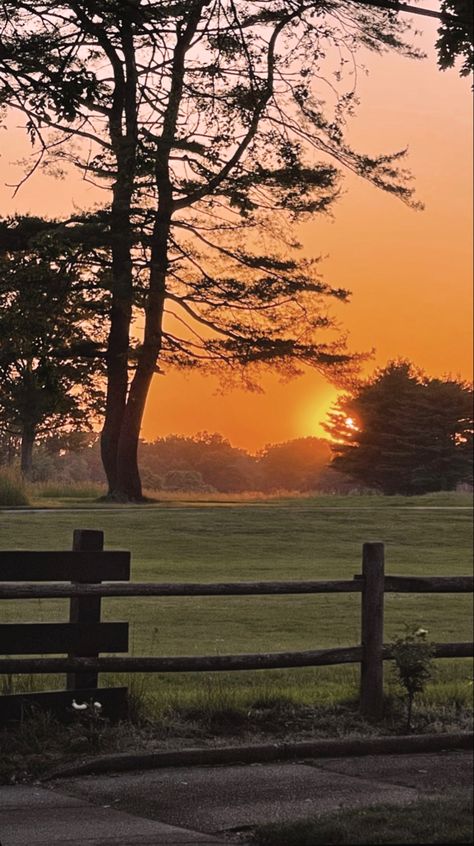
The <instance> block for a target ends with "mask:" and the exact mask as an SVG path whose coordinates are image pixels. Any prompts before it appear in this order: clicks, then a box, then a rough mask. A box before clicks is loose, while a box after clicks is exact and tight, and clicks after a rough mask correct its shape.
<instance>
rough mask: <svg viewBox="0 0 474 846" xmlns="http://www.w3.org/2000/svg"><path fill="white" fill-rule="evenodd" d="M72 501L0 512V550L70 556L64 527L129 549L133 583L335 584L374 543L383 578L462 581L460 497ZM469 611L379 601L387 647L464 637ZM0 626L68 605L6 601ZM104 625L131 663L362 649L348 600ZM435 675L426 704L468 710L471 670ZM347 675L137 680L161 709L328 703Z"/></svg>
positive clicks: (108, 609) (465, 517)
mask: <svg viewBox="0 0 474 846" xmlns="http://www.w3.org/2000/svg"><path fill="white" fill-rule="evenodd" d="M48 501H49V500H48ZM56 502H61V501H60V500H59V501H58V500H56ZM62 502H64V501H62ZM80 502H81V503H82V505H79V506H78V507H77V508H76V509H75V510H74V511H72V510H54V511H51V510H44V511H24V510H21V509H19V510H16V511H4V512H3V513H2V512H0V526H1V532H0V546H1V548H3V549H61V548H63V549H68V548H70V545H71V537H72V530H73V529H74V528H96V529H103V530H104V532H105V541H106V548H108V549H120V548H122V549H123V548H125V549H130V550H131V552H132V578H133V579H134V580H136V581H233V580H235V581H239V580H252V579H275V580H276V579H292V578H294V579H319V578H321V579H324V578H334V579H337V578H352V576H353V575H354V574H355V573H358V572H360V558H361V545H362V543H363V542H364V541H373V540H380V541H384V542H385V544H386V571H387V573H389V574H396V575H451V574H452V575H454V574H468V573H470V572H471V549H472V512H471V510H470V508H469V506H470V504H471V502H470V497H468V496H467V495H459V494H457V495H452V494H442V495H433V496H427V497H419V498H411V499H404V498H402V497H392V498H385V497H351V498H347V497H324V498H314V499H301V498H298V499H281V500H273V501H271V502H264V501H259V502H253V501H252V500H251V498H247V499H245V500H242V501H240V502H228V501H227V502H222V501H221V502H208V503H203V502H193V503H191V502H189V503H183V502H167V503H161V504H154V505H150V506H145V507H127V508H111V507H108V506H94V505H92V504H91V503H90V502H87V500H85V499H83V498H82V499H81V500H80ZM471 609H472V603H471V597H470V596H465V595H436V594H434V595H430V594H424V595H416V594H415V595H411V594H402V595H396V594H390V595H388V596H387V597H386V634H385V640H390V638H391V637H393V636H394V635H395V634H396V633H399V632H400V631H401V630H402V629H403V624H404V623H405V622H406V623H410V624H411V623H416V624H420V625H422V626H423V627H424V628H427V629H428V630H429V636H430V638H432V639H433V640H435V641H460V640H471V639H472V622H471V621H472V614H471ZM1 616H2V619H3V621H5V622H8V621H12V620H19V619H24V620H31V621H41V620H45V621H46V620H52V619H57V620H60V619H67V603H66V602H65V601H61V600H58V601H54V602H53V601H44V600H43V601H40V600H32V601H28V602H21V603H18V602H14V601H8V602H7V601H5V602H4V603H3V607H2V614H1ZM104 617H105V619H110V620H114V619H115V620H117V619H118V620H120V619H125V620H126V619H128V620H130V623H131V644H132V652H133V653H135V654H137V655H138V654H140V655H153V654H154V655H179V654H182V655H185V654H187V655H191V654H225V653H232V652H259V651H280V650H286V649H288V650H293V649H294V650H297V649H311V648H318V647H329V646H339V645H340V646H343V645H355V644H357V643H358V642H359V639H360V621H359V617H360V597H359V595H357V594H342V595H337V594H333V595H322V596H287V597H284V596H283V597H265V596H264V597H224V598H211V597H209V598H208V597H196V598H169V599H156V598H150V599H142V598H133V599H127V600H104ZM436 668H437V669H436V678H435V681H434V683H433V684H432V685H431V688H430V692H429V699H430V700H431V701H433V702H436V701H439V702H441V701H445V700H448V699H450V700H453V698H454V699H456V701H457V700H459V701H467V699H468V698H469V696H470V693H471V690H472V688H470V686H469V685H470V682H471V679H472V674H471V671H470V662H467V661H462V660H457V661H455V660H454V661H443V660H440V661H438V662H436ZM357 679H358V665H353V666H350V667H340V668H320V669H305V670H298V671H296V670H295V671H287V670H281V671H266V672H260V673H258V672H253V673H234V674H225V675H223V674H221V675H219V674H214V675H212V674H206V676H205V677H204V676H203V675H202V674H200V675H199V676H198V675H197V674H196V675H194V676H193V675H190V674H184V675H175V674H168V675H166V676H160V677H156V676H154V677H151V678H149V679H148V680H147V684H148V685H149V686H150V689H153V690H156V691H160V694H161V698H162V700H163V701H165V700H167V699H168V698H169V697H174V696H178V695H179V697H180V699H181V700H183V698H184V699H188V698H189V699H190V700H195V699H196V698H197V699H199V697H200V696H201V697H202V696H209V691H211V695H212V696H214V697H217V698H218V697H219V696H222V697H223V698H226V697H227V698H228V697H229V696H231V697H232V696H235V697H237V698H241V697H242V696H244V697H245V698H249V699H254V698H255V697H257V698H258V696H271V695H273V693H278V694H281V695H288V696H291V697H294V698H295V699H296V700H299V701H315V700H317V701H321V702H330V701H336V700H339V699H343V698H348V697H350V696H352V695H355V692H356V689H357ZM104 680H105V678H104ZM43 681H44V680H43ZM387 681H388V682H389V681H390V673H389V672H388V669H387Z"/></svg>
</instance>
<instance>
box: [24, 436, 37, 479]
mask: <svg viewBox="0 0 474 846" xmlns="http://www.w3.org/2000/svg"><path fill="white" fill-rule="evenodd" d="M35 435H36V432H35V427H34V426H31V425H30V424H25V425H24V426H23V431H22V433H21V474H22V476H23V477H24V478H25V479H31V473H32V470H33V445H34V442H35Z"/></svg>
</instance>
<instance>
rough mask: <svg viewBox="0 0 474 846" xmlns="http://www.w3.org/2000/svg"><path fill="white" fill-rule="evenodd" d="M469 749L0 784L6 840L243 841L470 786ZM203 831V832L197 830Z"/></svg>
mask: <svg viewBox="0 0 474 846" xmlns="http://www.w3.org/2000/svg"><path fill="white" fill-rule="evenodd" d="M471 785H472V754H471V753H470V752H465V751H453V752H439V753H430V754H416V755H413V754H412V755H377V756H365V757H353V758H324V759H322V758H320V759H311V760H305V761H303V762H296V763H282V764H275V763H272V764H254V765H251V766H248V765H243V766H238V765H236V766H222V767H176V768H166V769H159V770H146V771H138V772H133V773H126V774H108V775H102V776H82V777H76V778H70V779H67V780H66V779H63V780H62V781H56V782H53V783H50V784H48V787H47V788H46V787H39V786H37V785H35V786H18V787H4V788H0V844H1V846H26V844H29V845H30V846H37V844H38V846H40V844H41V845H42V844H48V843H51V844H54V846H59V845H60V844H64V846H79V844H83V846H99V844H101V846H109V844H110V846H111V845H112V844H121V846H128V844H130V846H132V844H141V845H142V846H151V844H163V846H166V844H170V846H174V844H179V846H188V845H189V846H191V844H196V846H199V844H201V846H205V844H208V846H211V844H215V846H217V844H219V843H220V844H223V843H227V846H229V843H231V842H232V841H233V842H234V843H235V842H239V843H240V844H243V843H245V842H246V832H248V830H249V829H251V828H252V827H253V826H255V825H259V824H261V823H266V822H274V821H285V820H294V819H301V818H303V817H308V816H315V815H317V814H318V813H320V812H323V811H331V810H339V809H341V808H350V807H363V806H367V805H373V804H376V803H384V804H401V803H406V802H413V801H415V800H416V799H418V798H430V797H431V798H433V797H436V796H440V795H443V796H445V795H446V794H447V793H448V792H450V791H453V790H455V791H459V790H463V789H466V790H468V789H471ZM197 832H201V833H200V834H198V833H197Z"/></svg>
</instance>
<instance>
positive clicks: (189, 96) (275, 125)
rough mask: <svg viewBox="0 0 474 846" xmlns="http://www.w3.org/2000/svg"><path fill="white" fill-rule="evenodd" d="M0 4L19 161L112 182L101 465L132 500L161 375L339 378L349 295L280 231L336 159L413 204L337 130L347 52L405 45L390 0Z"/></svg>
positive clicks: (108, 185) (392, 170) (392, 164)
mask: <svg viewBox="0 0 474 846" xmlns="http://www.w3.org/2000/svg"><path fill="white" fill-rule="evenodd" d="M1 7H2V10H3V15H4V26H3V30H2V43H1V46H0V102H1V103H3V104H5V105H8V106H9V107H11V108H14V109H16V110H20V111H21V112H22V113H23V115H24V116H25V129H26V131H27V132H28V134H29V136H30V138H31V140H32V143H33V144H34V149H36V150H37V152H38V155H37V158H36V160H35V161H34V164H33V165H32V166H31V168H30V171H32V170H34V169H35V168H37V167H40V166H42V164H47V165H49V166H54V167H55V168H56V169H57V170H58V169H60V168H61V167H63V168H66V169H67V167H69V166H70V165H72V166H75V167H78V168H79V169H80V170H81V172H82V173H83V175H84V178H86V179H88V180H90V181H92V182H93V183H94V184H99V185H101V186H102V187H104V188H105V189H106V190H107V191H108V192H109V193H110V203H108V204H106V205H105V207H104V215H103V217H102V220H103V221H105V222H106V236H107V240H108V248H109V250H110V280H111V281H110V286H111V305H110V313H109V317H110V331H109V338H108V348H107V357H106V364H107V398H106V413H105V423H104V429H103V433H102V457H103V461H104V467H105V470H106V474H107V477H108V482H109V488H110V494H111V496H113V497H115V498H117V499H127V498H129V499H130V498H131V499H136V500H139V499H140V497H141V485H140V478H139V474H138V466H137V447H138V439H139V432H140V426H141V420H142V416H143V412H144V407H145V403H146V398H147V394H148V390H149V386H150V383H151V380H152V377H153V374H154V373H155V372H156V370H157V369H158V370H159V371H160V372H163V370H165V369H166V368H167V367H168V366H178V367H200V368H204V369H205V370H207V371H211V372H215V373H218V374H219V376H221V377H223V378H224V379H225V378H229V377H230V378H235V377H236V376H237V377H239V378H241V379H243V380H244V382H245V383H246V384H247V385H248V386H249V387H254V386H255V385H256V384H257V383H258V371H260V370H261V369H262V368H266V367H270V366H272V367H277V368H280V369H281V370H283V371H284V372H285V373H286V374H288V375H294V374H295V373H297V372H298V371H299V370H300V369H301V367H302V366H305V365H308V366H312V367H315V368H317V369H318V370H320V371H321V372H322V373H324V374H325V375H326V376H327V377H328V378H330V379H333V380H336V381H339V382H341V381H342V380H343V379H344V378H345V377H346V376H347V372H348V371H350V370H351V368H352V369H353V368H354V365H356V364H357V357H354V356H353V355H351V354H350V353H349V352H348V350H347V348H346V345H345V339H344V337H343V336H341V334H340V333H339V332H338V331H337V328H336V327H335V326H334V323H333V320H332V318H331V315H330V312H329V309H328V305H327V302H328V301H329V302H330V301H331V300H333V301H345V300H347V298H348V292H347V291H346V290H343V289H342V288H340V287H338V286H337V285H336V286H331V285H329V284H327V283H326V282H324V281H323V280H322V279H321V277H320V275H319V272H318V265H317V262H316V261H314V260H313V261H311V260H308V259H306V260H302V259H301V257H300V255H299V254H298V246H299V245H298V243H297V241H296V240H295V237H294V231H293V230H292V226H293V225H294V223H295V222H296V221H298V220H301V219H304V218H305V217H308V216H309V215H312V214H315V213H325V212H327V211H328V210H329V209H330V208H331V205H332V203H333V202H334V201H335V199H336V198H337V196H338V193H339V191H340V170H349V171H352V172H354V173H356V174H357V175H359V176H360V177H362V178H364V179H366V180H368V181H369V182H371V183H372V184H373V185H375V186H377V187H380V188H382V189H384V190H387V191H389V192H390V193H392V194H394V195H395V196H397V197H399V198H401V199H402V200H404V201H405V202H408V203H411V202H413V196H412V187H411V186H410V184H409V182H408V179H407V174H406V172H405V171H404V170H403V167H402V165H401V161H402V156H403V151H397V152H395V153H393V154H381V155H370V156H368V155H365V154H363V153H358V152H356V151H354V150H353V149H351V147H350V146H349V144H348V143H347V141H346V139H345V126H346V122H347V120H348V118H349V117H350V115H351V113H352V111H353V108H354V105H355V103H356V93H355V90H354V79H355V77H356V73H355V69H356V67H357V52H358V51H359V50H360V49H365V50H366V49H369V50H373V51H376V52H378V53H382V52H385V51H389V50H390V51H400V52H404V53H406V54H407V55H414V52H413V50H412V49H411V48H410V47H409V46H407V44H406V43H405V41H404V35H405V32H406V26H405V24H404V23H403V22H401V21H400V19H399V15H398V13H397V12H396V11H394V10H393V9H378V8H374V7H368V6H367V5H364V4H360V3H358V2H355V0H331V2H320V0H286V2H284V3H282V2H281V0H263V1H262V0H245V2H243V0H212V2H211V0H188V1H187V2H176V0H159V2H158V0H126V1H125V0H104V1H103V2H100V3H99V2H97V0H81V2H75V1H74V0H69V2H63V0H59V2H57V3H54V4H51V3H50V2H42V0H34V2H33V0H15V2H8V0H4V2H2V3H1ZM344 76H346V84H345V85H344V84H343V83H342V82H341V80H342V79H343V77H344ZM136 309H140V310H142V313H143V316H144V329H143V338H142V340H141V343H140V345H139V347H138V348H134V347H133V344H132V342H131V334H130V333H131V325H132V318H133V314H134V311H135V310H136Z"/></svg>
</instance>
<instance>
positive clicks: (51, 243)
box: [0, 218, 103, 477]
mask: <svg viewBox="0 0 474 846" xmlns="http://www.w3.org/2000/svg"><path fill="white" fill-rule="evenodd" d="M50 227H51V223H50V222H46V223H45V222H44V221H42V220H38V219H34V218H23V219H16V220H7V221H0V246H1V255H0V338H1V342H0V427H1V429H2V430H3V432H4V435H6V436H7V438H8V439H9V440H10V443H11V441H12V439H13V440H18V441H19V442H20V452H21V470H22V473H23V474H24V475H25V476H26V477H30V476H31V470H32V455H33V446H34V443H35V440H37V439H38V438H42V437H43V438H44V437H46V436H51V434H52V433H58V432H61V431H63V432H64V431H66V432H67V431H72V430H74V429H76V428H81V427H82V428H84V427H85V428H87V427H88V426H90V423H91V417H92V419H94V417H95V416H96V415H97V414H98V413H100V412H101V410H102V407H103V406H102V390H101V389H100V386H99V384H98V381H97V379H98V377H99V375H100V373H101V370H102V371H103V367H102V366H101V364H100V359H97V358H94V364H92V365H91V360H90V359H89V358H88V357H84V356H85V353H87V352H90V350H91V349H92V350H93V351H94V350H95V349H96V347H97V345H98V343H99V340H100V336H101V328H100V317H99V315H98V313H97V302H92V301H91V299H90V296H88V295H85V292H84V286H85V285H86V282H85V281H84V279H83V278H82V276H81V273H82V274H83V273H84V268H83V267H82V268H81V269H80V266H79V264H78V258H77V255H76V253H75V251H74V252H72V251H71V250H70V249H69V248H68V247H67V246H65V245H64V244H62V243H60V242H59V241H58V240H55V239H53V238H52V237H51V236H50V235H49V234H45V233H46V232H48V233H49V229H50Z"/></svg>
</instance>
